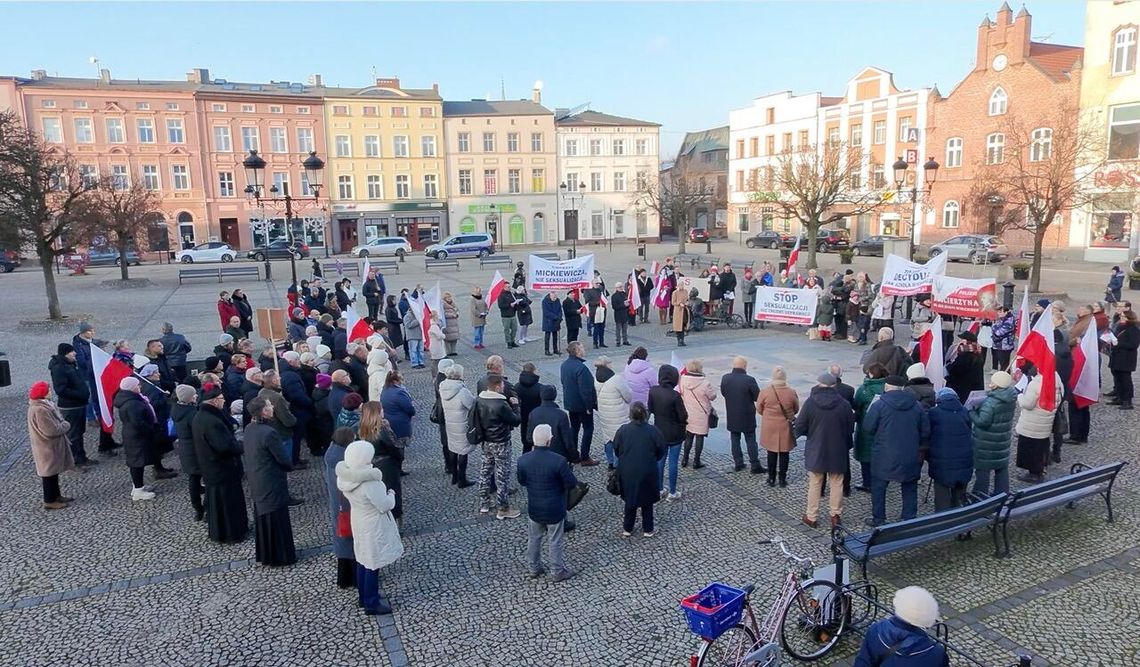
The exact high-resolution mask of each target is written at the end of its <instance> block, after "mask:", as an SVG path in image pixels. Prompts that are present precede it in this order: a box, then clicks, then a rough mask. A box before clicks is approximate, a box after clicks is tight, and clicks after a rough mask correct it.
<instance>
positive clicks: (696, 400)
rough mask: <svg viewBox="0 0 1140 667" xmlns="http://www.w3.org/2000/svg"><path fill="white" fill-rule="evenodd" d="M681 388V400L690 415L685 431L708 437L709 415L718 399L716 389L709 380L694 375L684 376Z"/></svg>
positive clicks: (687, 374)
mask: <svg viewBox="0 0 1140 667" xmlns="http://www.w3.org/2000/svg"><path fill="white" fill-rule="evenodd" d="M680 386H681V389H680V391H681V400H683V401H684V402H685V411H686V412H688V414H689V423H688V425H687V426H686V427H685V430H686V431H688V432H689V433H692V434H693V435H708V432H709V413H710V412H711V411H712V408H713V404H712V402H713V400H714V399H715V398H716V389H714V388H713V386H712V385H711V384H709V379H708V378H706V377H705V376H703V375H695V374H693V373H686V374H685V375H682V376H681V382H680Z"/></svg>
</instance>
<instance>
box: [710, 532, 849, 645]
mask: <svg viewBox="0 0 1140 667" xmlns="http://www.w3.org/2000/svg"><path fill="white" fill-rule="evenodd" d="M761 544H771V545H776V546H779V547H780V551H782V552H783V554H784V559H785V560H784V563H785V568H786V571H787V574H786V576H785V578H784V584H783V586H782V587H781V588H780V592H779V594H778V595H777V596H776V599H775V600H773V601H772V607H771V608H770V609H769V610H768V613H767V614H766V615H765V616H764V620H763V622H761V623H757V622H756V615H755V613H754V612H753V610H752V605H751V603H750V601H749V599H750V597H751V595H752V593H753V591H755V589H756V586H755V585H749V586H747V587H745V588H744V595H743V601H742V604H743V613H742V614H741V619H740V622H738V623H736V624H735V625H733V626H731V627H729V628H728V629H727V630H725V631H724V632H723V633H721V634H720V635H719V636H717V637H713V638H703V641H704V643H703V644H702V646H701V648H700V651H698V653H697V655H696V661H695V665H694V667H776V666H777V665H779V664H780V647H783V650H784V651H785V652H786V653H787V654H788V655H789V656H791V657H793V658H795V659H797V660H803V661H812V660H818V659H820V658H822V657H823V656H825V655H827V653H828V652H829V651H831V649H833V648H834V647H835V645H836V644H837V643H838V642H839V638H840V636H841V635H842V634H843V632H844V630H846V629H847V623H848V620H849V616H850V610H851V607H850V605H851V599H850V594H849V593H847V592H845V591H844V590H843V589H842V588H840V587H839V586H838V585H836V584H835V583H834V582H831V581H826V580H823V579H814V578H813V577H812V571H813V570H814V569H815V565H814V563H813V562H812V561H811V559H810V558H802V557H800V556H797V555H795V554H793V553H792V552H791V551H789V550H788V547H787V545H786V544H785V543H784V541H783V540H782V539H780V538H779V537H773V538H772V539H770V540H765V541H763V542H761ZM777 636H778V637H779V645H778V646H777V644H776V638H777Z"/></svg>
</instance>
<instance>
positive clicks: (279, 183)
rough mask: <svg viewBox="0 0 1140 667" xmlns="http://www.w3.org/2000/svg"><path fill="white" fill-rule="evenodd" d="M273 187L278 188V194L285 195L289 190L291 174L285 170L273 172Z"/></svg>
mask: <svg viewBox="0 0 1140 667" xmlns="http://www.w3.org/2000/svg"><path fill="white" fill-rule="evenodd" d="M273 187H275V188H277V195H278V196H281V197H283V196H285V193H286V192H287V191H288V190H289V174H287V173H285V172H283V171H275V172H273Z"/></svg>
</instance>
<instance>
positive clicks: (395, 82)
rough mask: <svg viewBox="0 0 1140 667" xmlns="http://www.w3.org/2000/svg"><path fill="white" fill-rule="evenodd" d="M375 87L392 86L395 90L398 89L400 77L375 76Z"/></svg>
mask: <svg viewBox="0 0 1140 667" xmlns="http://www.w3.org/2000/svg"><path fill="white" fill-rule="evenodd" d="M376 87H377V88H394V89H396V90H399V89H400V78H399V77H396V76H389V77H383V78H380V77H377V78H376Z"/></svg>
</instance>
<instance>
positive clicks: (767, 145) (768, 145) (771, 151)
mask: <svg viewBox="0 0 1140 667" xmlns="http://www.w3.org/2000/svg"><path fill="white" fill-rule="evenodd" d="M764 150H766V151H767V152H768V155H775V154H776V135H774V134H770V135H768V136H766V137H764Z"/></svg>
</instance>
